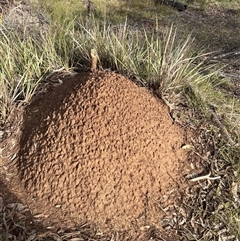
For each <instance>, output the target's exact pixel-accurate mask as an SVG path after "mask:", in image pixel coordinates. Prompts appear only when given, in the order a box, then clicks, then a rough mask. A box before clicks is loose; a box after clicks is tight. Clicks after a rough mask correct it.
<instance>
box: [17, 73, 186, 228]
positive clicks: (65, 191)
mask: <svg viewBox="0 0 240 241" xmlns="http://www.w3.org/2000/svg"><path fill="white" fill-rule="evenodd" d="M24 119H25V121H24V129H23V134H22V138H21V151H20V152H19V162H18V165H19V166H18V170H19V175H20V178H21V181H22V183H23V184H24V186H25V189H26V191H27V193H28V194H29V198H30V199H31V201H29V206H30V208H31V210H33V212H35V213H42V216H44V217H46V218H47V220H48V221H49V220H51V222H50V223H51V224H54V225H56V226H66V225H75V224H79V223H81V222H84V221H90V222H91V221H92V222H95V223H97V224H98V225H100V226H104V225H105V224H107V225H111V227H114V228H116V229H124V228H128V227H129V226H130V225H131V224H132V223H134V222H141V223H142V224H144V225H150V224H153V223H154V222H158V221H159V220H158V218H160V217H161V212H160V208H159V205H160V203H159V202H160V200H161V198H162V197H163V195H165V194H167V193H169V192H172V191H174V192H173V193H174V196H176V197H177V198H179V193H178V192H177V189H179V187H181V185H183V184H182V183H183V182H182V181H181V179H182V174H181V173H182V170H183V166H184V165H186V151H184V150H182V148H181V146H182V145H183V144H184V143H185V133H184V131H183V130H181V129H180V128H179V127H178V126H176V125H174V124H173V123H172V120H171V118H170V117H169V115H168V109H167V107H166V106H165V105H163V104H162V103H161V102H160V100H159V99H157V98H155V97H154V96H153V95H151V94H150V93H149V92H148V91H147V90H146V89H145V88H141V87H138V86H137V85H135V84H134V83H133V82H131V81H129V80H127V79H125V78H124V77H123V76H120V75H117V74H113V73H98V74H96V75H92V74H79V75H77V76H75V77H73V78H69V79H66V80H65V81H64V82H63V84H62V85H61V86H60V87H57V88H55V89H54V91H52V92H49V93H48V94H46V95H45V96H44V98H41V99H39V100H37V101H35V102H33V103H32V104H31V105H30V106H29V107H28V108H27V109H26V113H25V117H24Z"/></svg>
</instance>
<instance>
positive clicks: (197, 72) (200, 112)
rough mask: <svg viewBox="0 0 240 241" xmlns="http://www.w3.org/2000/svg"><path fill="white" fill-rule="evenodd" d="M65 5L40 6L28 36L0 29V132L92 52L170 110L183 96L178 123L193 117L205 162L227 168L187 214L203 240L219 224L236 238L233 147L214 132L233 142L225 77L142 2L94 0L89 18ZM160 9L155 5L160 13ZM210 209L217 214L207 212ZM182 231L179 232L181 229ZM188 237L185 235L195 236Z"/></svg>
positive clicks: (235, 132)
mask: <svg viewBox="0 0 240 241" xmlns="http://www.w3.org/2000/svg"><path fill="white" fill-rule="evenodd" d="M68 2H69V3H67V4H68V5H67V6H68V7H66V4H64V3H65V1H58V2H57V1H53V0H51V1H42V2H41V3H40V6H41V7H44V9H45V11H47V12H50V16H51V17H49V19H50V20H49V24H48V25H47V28H44V29H43V28H41V27H36V28H35V29H34V31H32V30H31V31H30V30H29V28H28V26H27V25H26V26H25V28H24V29H22V30H21V32H19V29H18V30H16V31H14V30H12V31H8V29H6V28H4V27H2V28H1V30H0V35H1V39H0V53H1V54H0V76H1V78H0V87H1V90H2V91H1V92H0V102H1V103H0V126H1V127H4V125H5V123H6V121H7V118H8V116H9V113H10V112H11V110H12V108H14V107H15V106H16V105H19V104H26V103H29V101H30V100H31V98H32V96H33V95H34V93H35V90H36V88H37V86H38V84H39V83H40V82H41V81H42V80H43V79H44V78H45V77H46V75H47V74H49V73H51V72H52V71H54V70H57V69H60V68H62V67H64V68H65V69H66V70H71V69H78V70H79V71H80V70H89V68H90V66H91V57H90V52H91V49H95V50H96V51H97V53H98V58H99V68H100V69H106V68H110V69H112V70H116V71H118V72H120V73H122V74H124V75H125V76H127V77H129V78H132V79H137V80H138V81H139V82H141V84H143V85H145V86H147V87H149V88H152V89H153V90H154V91H155V92H156V93H157V94H158V95H159V96H161V97H162V98H164V99H165V101H166V102H167V103H168V104H169V105H170V106H171V108H174V107H175V105H176V104H177V101H178V100H179V98H180V99H184V101H185V102H186V103H187V108H186V109H185V110H184V111H183V114H182V119H183V120H184V121H186V120H187V119H188V117H189V116H188V113H189V109H190V112H193V116H194V118H193V119H192V120H191V121H192V124H193V125H194V126H200V125H201V126H204V128H203V131H204V132H206V136H207V137H209V138H211V137H214V140H215V145H216V147H215V148H216V150H215V152H216V153H215V154H214V156H213V157H211V158H212V160H210V161H212V162H214V163H217V164H216V169H217V168H218V169H219V170H224V168H225V167H226V166H231V171H229V172H227V171H226V172H225V173H224V174H223V178H222V181H221V182H220V184H219V185H218V187H214V186H212V188H213V189H212V190H213V193H214V195H215V196H214V197H216V200H217V201H216V200H215V199H214V201H212V203H210V204H209V206H208V208H209V209H207V210H204V211H203V210H200V209H198V208H197V207H196V204H195V205H194V204H193V207H194V208H195V209H193V211H194V212H195V213H197V214H198V215H200V219H201V218H202V217H203V216H204V215H205V216H204V217H205V218H206V220H204V224H206V223H208V226H207V225H206V227H207V228H208V229H210V231H211V237H214V238H217V237H219V235H218V233H217V232H218V231H219V230H218V231H217V232H215V231H214V230H213V227H214V225H217V224H219V223H221V224H222V225H223V226H224V227H227V229H228V233H230V234H228V235H235V237H238V238H240V237H239V235H240V234H239V230H240V224H239V220H240V213H239V212H238V208H239V201H238V200H237V199H236V198H237V194H238V192H237V191H236V189H234V187H233V185H234V183H238V182H239V181H240V177H239V174H238V170H239V169H240V164H239V148H238V147H237V146H231V145H229V143H228V140H227V138H226V137H225V136H224V133H223V132H222V131H221V130H222V129H221V128H222V126H224V127H225V128H226V130H227V134H228V135H230V137H231V139H232V140H233V141H234V142H235V143H239V139H240V132H239V127H240V123H239V120H240V118H239V116H240V104H239V102H238V101H237V100H236V99H235V98H233V97H230V96H228V95H226V94H225V93H224V92H223V91H222V89H221V88H222V86H223V85H226V84H228V80H226V79H222V78H220V77H219V71H220V69H219V68H217V66H208V65H205V62H204V61H202V60H201V59H202V58H203V57H206V56H207V54H206V53H204V52H203V51H200V52H199V53H197V54H196V52H197V51H195V49H194V50H193V47H192V46H193V45H192V41H193V39H192V37H191V36H190V35H188V36H187V37H186V38H185V39H182V40H181V39H180V40H179V39H178V38H177V36H178V35H177V29H175V28H174V27H173V26H171V27H169V28H168V30H167V31H164V33H163V32H162V31H161V28H160V26H159V25H158V21H157V20H158V19H156V18H155V16H156V15H155V16H154V17H153V14H152V13H154V14H155V13H156V9H154V6H153V5H152V2H150V1H139V3H138V2H136V1H131V4H132V5H129V6H128V4H129V3H128V4H127V3H126V2H125V1H117V2H115V1H109V2H108V3H107V2H104V4H100V3H101V1H100V0H98V1H94V7H95V10H94V11H95V14H93V15H95V16H93V15H91V16H88V14H87V11H86V7H85V5H84V4H82V5H81V8H79V7H78V6H79V1H74V0H72V1H68ZM196 2H197V1H196ZM115 3H116V4H117V5H115ZM114 6H115V7H116V6H118V7H119V10H118V11H116V13H117V16H116V17H115V18H113V16H111V13H114V9H113V7H114ZM130 7H132V9H131V8H130ZM129 8H130V9H129ZM145 8H146V9H148V11H146V13H145V12H144V11H141V9H145ZM164 8H165V7H162V6H160V7H159V9H160V10H163V9H164ZM169 11H170V12H171V10H169ZM127 12H128V13H130V14H129V15H131V14H133V15H134V16H133V18H135V15H137V13H138V12H140V18H142V17H148V16H149V15H151V16H152V19H153V20H154V22H155V27H154V31H152V30H149V29H146V28H145V29H144V28H142V29H141V28H134V27H133V26H131V25H128V20H126V18H125V19H124V21H123V15H124V16H125V15H126V13H127ZM148 14H149V15H148ZM108 15H110V16H109V18H107V16H108ZM111 18H113V19H114V21H116V22H118V21H120V24H117V25H113V24H110V22H112V21H113V20H111ZM136 18H139V16H137V17H136ZM130 21H131V19H130ZM185 111H186V112H185ZM213 111H214V112H215V113H216V115H217V116H218V117H219V116H221V117H222V119H221V125H222V126H219V125H218V124H215V123H214V121H213V119H212V118H213ZM188 121H189V120H188ZM216 160H217V161H216ZM232 174H234V175H232ZM193 201H195V200H193ZM199 206H200V204H199ZM218 209H219V212H215V211H216V210H218ZM211 210H214V211H211ZM206 213H207V214H206ZM201 215H202V216H201ZM211 227H212V230H211ZM189 230H190V229H189ZM184 232H185V233H187V231H186V229H185V231H184ZM191 232H192V231H191ZM191 232H189V233H188V234H189V235H190V234H191V235H192V236H193V237H196V234H194V233H191ZM196 240H197V239H196ZM202 240H205V239H202ZM206 240H207V239H206Z"/></svg>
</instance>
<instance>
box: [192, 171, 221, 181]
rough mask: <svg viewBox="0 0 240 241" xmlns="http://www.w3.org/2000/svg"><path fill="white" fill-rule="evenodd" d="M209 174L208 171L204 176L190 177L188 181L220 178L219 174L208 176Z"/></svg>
mask: <svg viewBox="0 0 240 241" xmlns="http://www.w3.org/2000/svg"><path fill="white" fill-rule="evenodd" d="M210 176H211V172H209V173H208V174H207V175H205V176H200V177H195V178H192V179H190V180H189V181H190V182H197V181H200V180H205V179H207V180H216V179H220V178H221V177H220V176H217V177H210Z"/></svg>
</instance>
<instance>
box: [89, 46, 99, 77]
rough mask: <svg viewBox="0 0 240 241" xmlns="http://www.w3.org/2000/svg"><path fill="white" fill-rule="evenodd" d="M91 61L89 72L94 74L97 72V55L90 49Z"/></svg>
mask: <svg viewBox="0 0 240 241" xmlns="http://www.w3.org/2000/svg"><path fill="white" fill-rule="evenodd" d="M91 58H92V59H91V61H92V66H91V71H92V72H93V73H94V72H96V70H97V62H98V54H97V51H96V50H95V49H91Z"/></svg>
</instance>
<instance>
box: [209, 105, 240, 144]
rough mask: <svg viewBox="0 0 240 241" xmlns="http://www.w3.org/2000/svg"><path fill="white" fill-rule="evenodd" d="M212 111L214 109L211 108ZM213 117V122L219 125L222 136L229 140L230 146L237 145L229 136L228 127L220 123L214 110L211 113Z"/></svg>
mask: <svg viewBox="0 0 240 241" xmlns="http://www.w3.org/2000/svg"><path fill="white" fill-rule="evenodd" d="M211 109H212V108H211ZM211 114H212V117H213V121H214V122H215V123H216V124H217V125H218V127H219V128H220V130H221V132H222V135H223V136H224V137H225V138H226V139H227V140H228V142H229V144H230V145H231V146H234V145H236V143H235V141H233V139H232V138H231V136H230V135H229V133H228V131H227V129H226V127H225V126H224V125H223V124H222V123H221V122H220V120H219V119H218V117H217V115H216V113H215V112H214V110H212V111H211Z"/></svg>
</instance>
